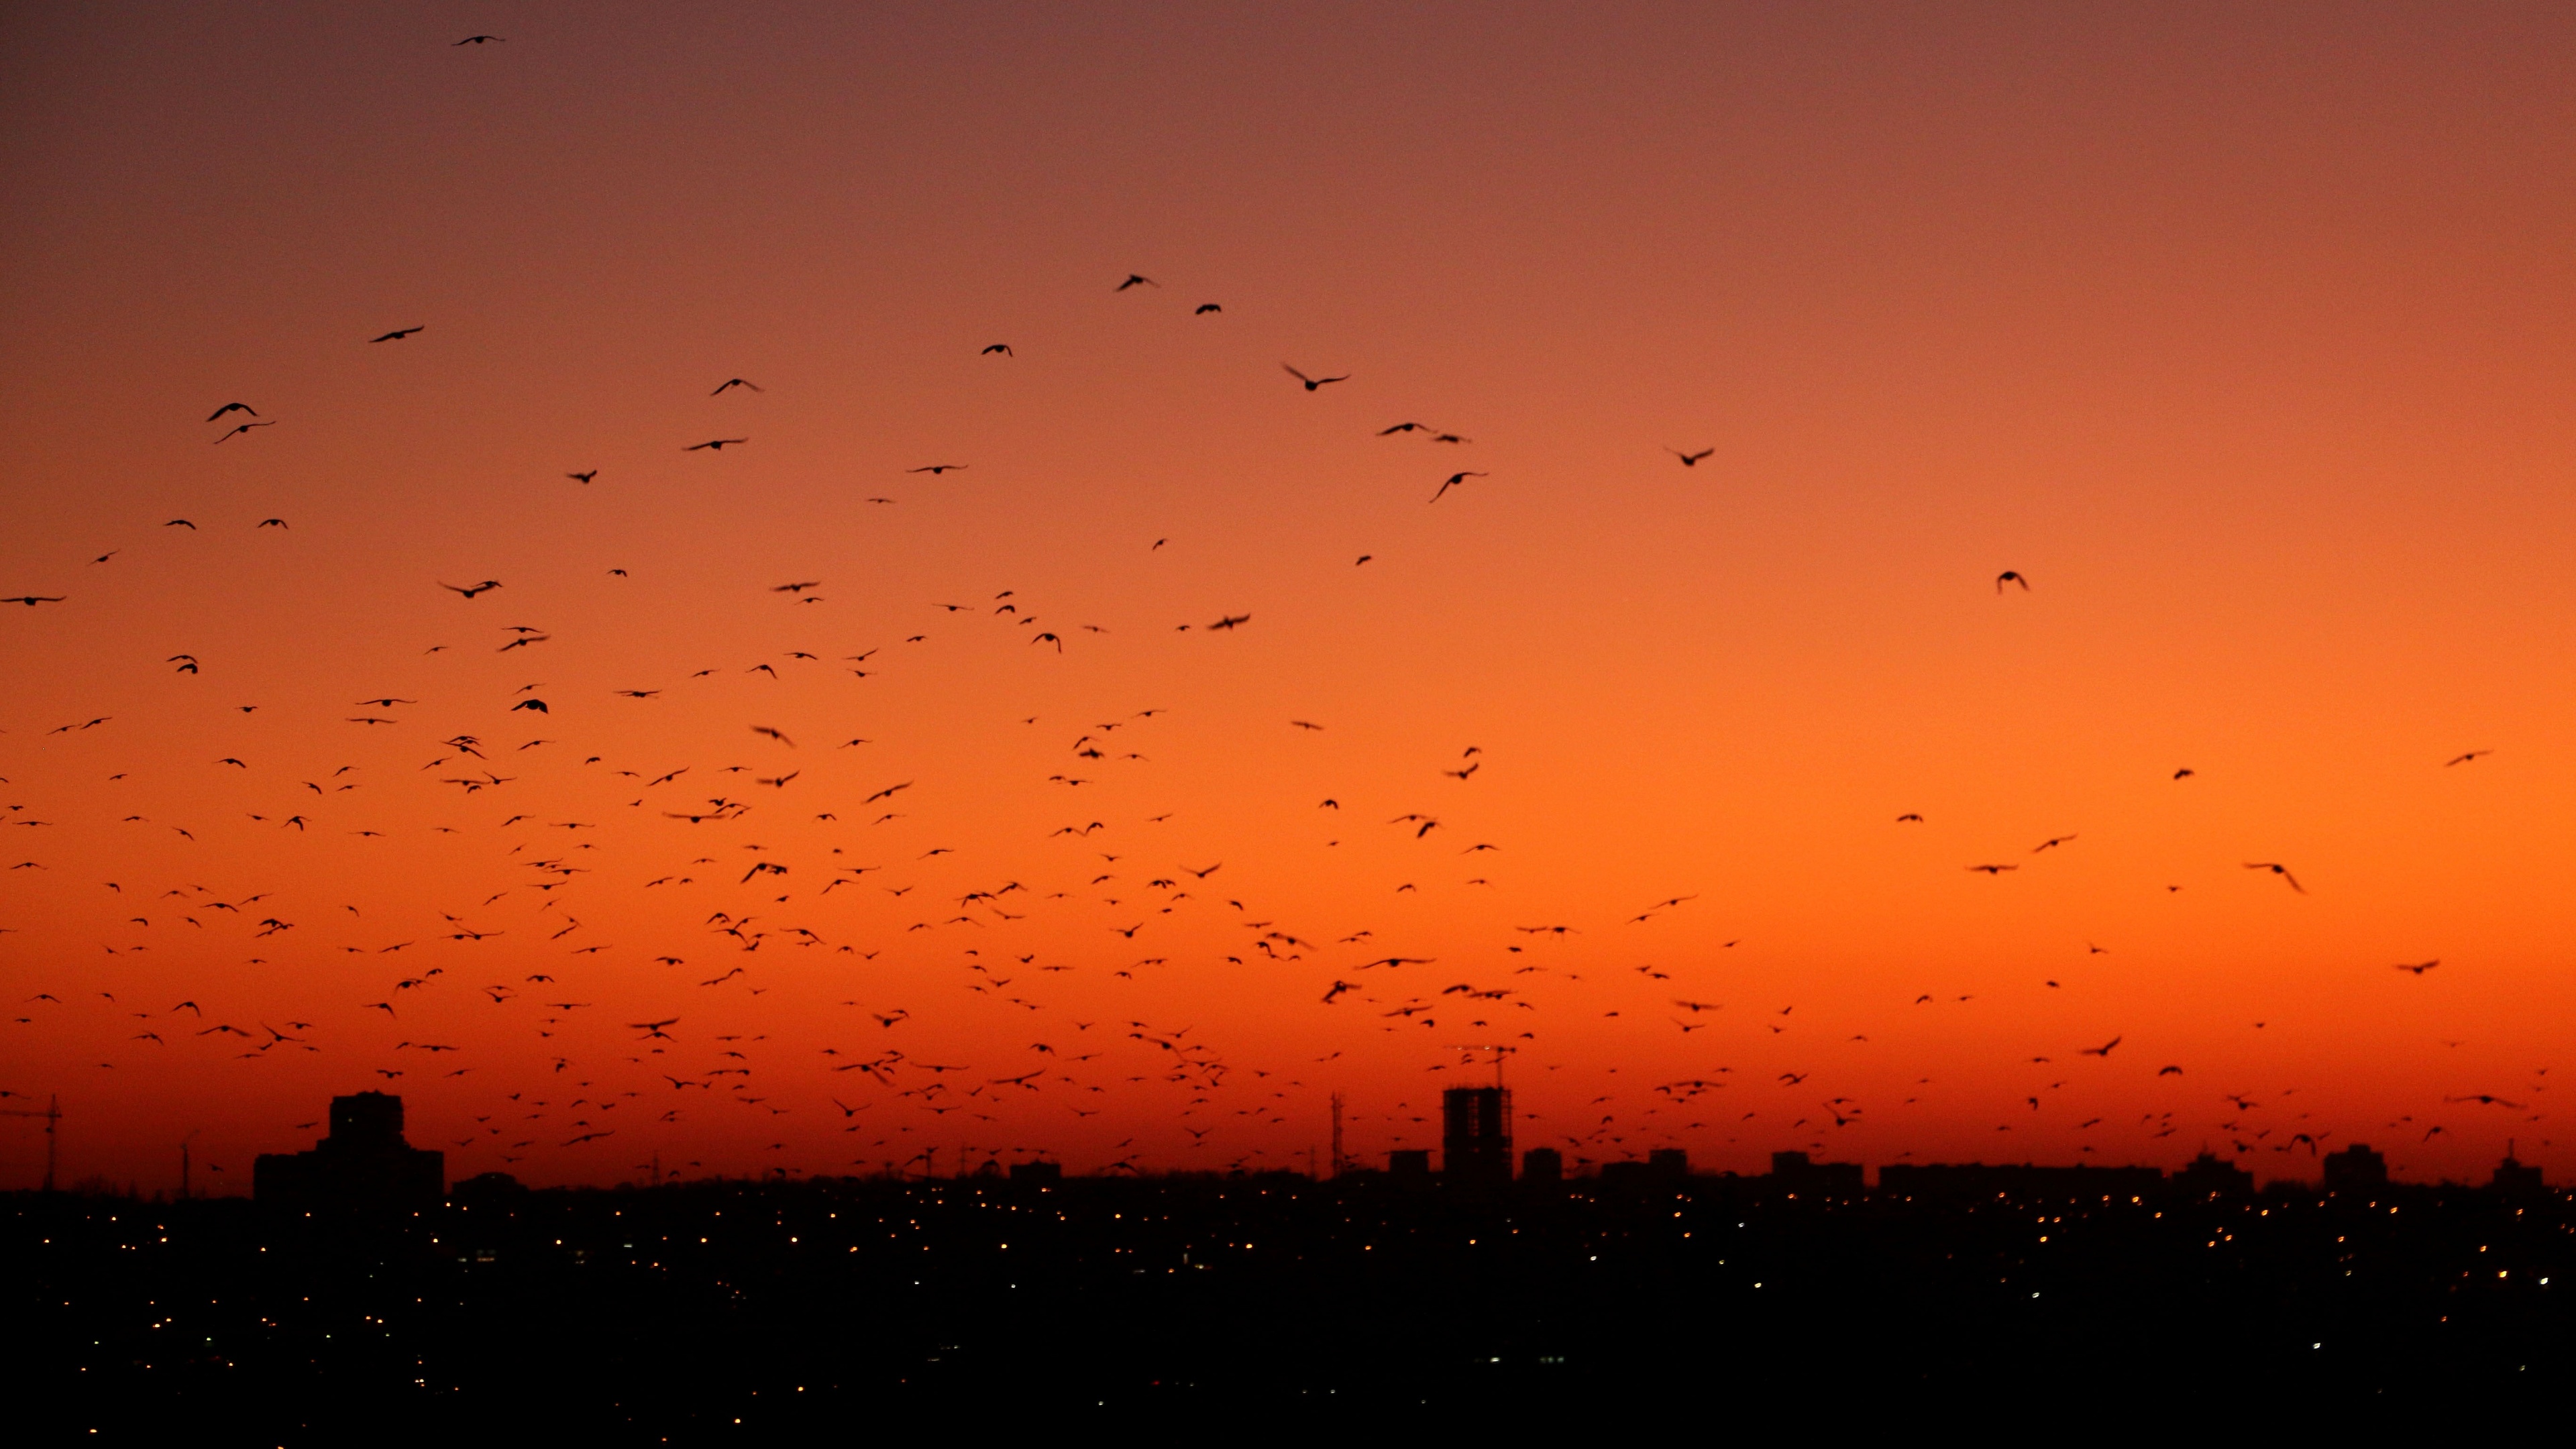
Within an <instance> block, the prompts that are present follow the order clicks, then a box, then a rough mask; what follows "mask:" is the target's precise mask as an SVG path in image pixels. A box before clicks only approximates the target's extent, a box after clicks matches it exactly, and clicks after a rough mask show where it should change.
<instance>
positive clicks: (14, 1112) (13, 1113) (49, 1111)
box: [0, 1094, 63, 1192]
mask: <svg viewBox="0 0 2576 1449" xmlns="http://www.w3.org/2000/svg"><path fill="white" fill-rule="evenodd" d="M0 1117H42V1118H44V1119H45V1191H47V1192H52V1191H53V1190H54V1148H55V1144H56V1141H57V1139H56V1137H55V1133H54V1128H55V1126H56V1125H57V1124H59V1123H60V1122H61V1121H62V1120H63V1099H62V1097H61V1096H60V1095H59V1094H57V1095H54V1096H50V1097H47V1098H46V1099H45V1110H43V1111H41V1112H37V1111H32V1110H30V1109H28V1108H24V1107H0Z"/></svg>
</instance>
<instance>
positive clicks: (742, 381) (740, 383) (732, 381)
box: [707, 377, 769, 397]
mask: <svg viewBox="0 0 2576 1449" xmlns="http://www.w3.org/2000/svg"><path fill="white" fill-rule="evenodd" d="M736 387H747V388H750V389H751V390H752V391H753V392H767V391H769V389H767V388H765V387H762V386H761V385H760V384H759V383H756V382H753V381H752V380H751V379H750V378H747V377H728V378H726V379H725V380H724V381H722V382H720V383H717V384H716V390H715V391H714V392H711V393H708V394H707V396H709V397H722V396H723V395H724V393H725V390H726V389H727V388H736Z"/></svg>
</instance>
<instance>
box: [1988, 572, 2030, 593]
mask: <svg viewBox="0 0 2576 1449" xmlns="http://www.w3.org/2000/svg"><path fill="white" fill-rule="evenodd" d="M2006 584H2019V585H2021V591H2022V592H2023V593H2025V594H2027V593H2029V592H2030V580H2028V579H2026V578H2023V577H2022V576H2021V575H2020V574H2019V573H2017V572H2015V571H2014V570H2012V569H2006V570H2004V571H2003V572H2002V573H1999V574H1997V575H1995V592H1996V593H1998V594H2000V593H2002V592H2003V591H2004V585H2006Z"/></svg>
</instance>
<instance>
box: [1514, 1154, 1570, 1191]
mask: <svg viewBox="0 0 2576 1449" xmlns="http://www.w3.org/2000/svg"><path fill="white" fill-rule="evenodd" d="M1521 1181H1523V1182H1526V1183H1529V1184H1531V1185H1533V1186H1539V1187H1554V1186H1555V1185H1557V1184H1558V1183H1561V1182H1563V1181H1565V1154H1564V1153H1562V1152H1559V1151H1557V1150H1556V1149H1555V1148H1553V1147H1533V1148H1531V1149H1530V1150H1529V1151H1527V1152H1524V1153H1522V1154H1521Z"/></svg>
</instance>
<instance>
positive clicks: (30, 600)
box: [0, 594, 64, 609]
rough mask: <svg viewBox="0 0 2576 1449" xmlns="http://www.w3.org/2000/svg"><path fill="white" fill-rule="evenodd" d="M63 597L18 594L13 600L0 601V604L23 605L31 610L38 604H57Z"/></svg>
mask: <svg viewBox="0 0 2576 1449" xmlns="http://www.w3.org/2000/svg"><path fill="white" fill-rule="evenodd" d="M63 597H64V596H63V595H61V594H20V595H18V596H17V597H16V598H14V599H0V604H24V605H26V606H27V607H28V608H30V609H32V608H34V607H36V606H37V605H38V604H59V603H61V602H63Z"/></svg>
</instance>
